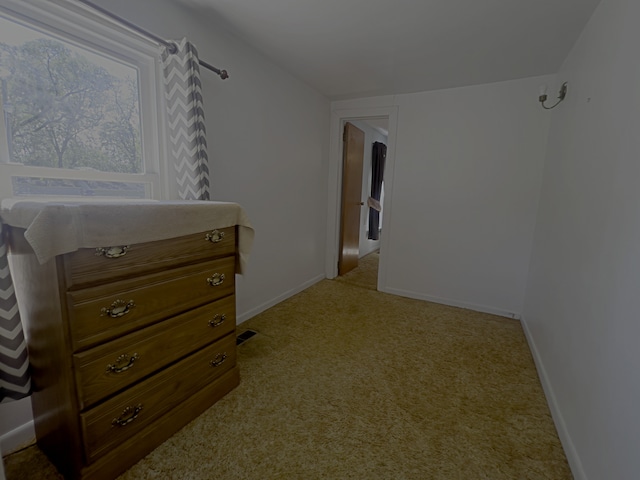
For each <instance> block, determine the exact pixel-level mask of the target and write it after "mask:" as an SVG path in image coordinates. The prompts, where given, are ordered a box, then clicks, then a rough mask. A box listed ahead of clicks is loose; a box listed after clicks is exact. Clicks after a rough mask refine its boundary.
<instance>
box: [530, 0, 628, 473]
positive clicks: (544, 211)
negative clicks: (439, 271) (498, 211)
mask: <svg viewBox="0 0 640 480" xmlns="http://www.w3.org/2000/svg"><path fill="white" fill-rule="evenodd" d="M639 18H640V2H638V1H637V0H603V1H602V3H601V4H600V6H599V7H598V8H597V10H596V12H595V13H594V15H593V17H592V19H591V21H590V23H589V24H588V25H587V27H586V29H585V30H584V32H583V34H582V36H581V38H580V40H579V41H578V43H577V44H576V45H575V47H574V49H573V51H572V52H571V54H570V55H569V57H568V58H567V60H566V62H565V64H564V66H563V67H562V69H561V71H560V72H559V74H558V81H568V82H569V93H568V96H567V99H566V101H565V102H564V103H563V104H561V106H560V107H558V108H557V109H556V110H554V111H553V120H552V124H551V131H550V137H549V149H548V153H547V159H546V166H545V175H544V183H543V189H542V196H541V203H540V211H539V215H538V221H537V227H536V233H535V241H534V248H533V255H532V260H531V273H530V278H529V285H528V288H527V295H526V307H525V313H524V321H525V325H526V328H527V329H528V336H529V340H530V342H531V344H532V349H533V350H534V355H535V356H536V360H537V362H538V367H539V371H540V373H541V376H542V379H543V384H544V385H545V387H546V390H547V397H548V398H549V400H550V401H551V404H552V409H553V412H554V417H555V420H556V424H557V425H558V427H559V430H560V435H561V438H562V439H563V442H564V445H565V450H566V452H567V455H568V456H569V460H570V462H571V465H572V469H573V472H574V475H575V477H576V479H578V480H581V479H586V478H589V479H591V480H600V479H632V478H639V477H640V455H638V453H639V452H640V414H639V413H638V408H639V406H640V375H638V367H639V366H640V348H638V339H640V321H639V320H638V293H639V286H640V187H639V180H640V160H639V158H640V89H639V85H640V62H639V61H638V48H637V46H638V45H639V44H640V29H638V25H637V24H638V19H639Z"/></svg>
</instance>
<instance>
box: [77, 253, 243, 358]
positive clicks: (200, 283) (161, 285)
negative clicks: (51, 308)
mask: <svg viewBox="0 0 640 480" xmlns="http://www.w3.org/2000/svg"><path fill="white" fill-rule="evenodd" d="M234 288H235V257H225V258H221V259H218V260H213V261H210V262H204V263H201V264H198V265H190V266H186V267H181V268H176V269H173V270H170V271H167V272H161V273H155V274H151V275H145V276H142V277H136V278H133V279H130V280H121V281H119V282H114V283H110V284H108V285H101V286H99V287H92V288H86V289H83V290H76V291H72V292H68V293H67V303H68V311H69V321H70V330H71V339H72V343H73V348H74V351H77V350H80V349H84V348H86V347H90V346H93V345H96V344H98V343H102V342H104V341H106V340H109V339H112V338H118V337H121V336H122V335H124V334H126V333H128V332H131V331H133V330H137V329H139V328H142V327H144V326H146V325H150V324H152V323H155V322H157V321H159V320H162V319H165V318H168V317H171V316H173V315H176V314H179V313H182V312H184V311H186V310H188V309H190V308H193V307H197V306H200V305H203V304H206V303H210V302H212V301H214V300H217V299H219V298H222V297H225V296H228V295H231V294H232V293H233V292H234Z"/></svg>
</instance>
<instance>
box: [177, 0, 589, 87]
mask: <svg viewBox="0 0 640 480" xmlns="http://www.w3.org/2000/svg"><path fill="white" fill-rule="evenodd" d="M175 1H176V2H179V3H181V4H183V5H185V6H188V7H189V8H192V9H195V10H196V11H197V12H198V14H199V15H200V16H209V18H210V20H211V21H215V23H217V24H222V25H223V26H225V27H226V28H227V29H228V30H230V31H231V32H232V33H234V34H235V35H236V36H237V37H239V38H241V39H243V40H244V41H245V42H247V43H249V44H251V45H253V46H254V47H255V48H256V49H258V50H260V51H261V52H263V53H264V54H265V55H266V56H267V57H269V58H270V59H271V60H273V61H274V62H275V63H276V64H278V65H280V66H281V67H282V68H284V69H285V70H287V71H289V72H290V73H292V74H293V75H295V76H297V77H298V78H300V79H302V80H303V81H305V82H306V83H308V84H309V85H311V86H313V87H314V88H316V89H317V90H319V91H320V92H321V93H323V94H324V95H326V96H327V97H329V98H331V99H344V98H356V97H364V96H375V95H386V94H396V93H410V92H417V91H425V90H436V89H442V88H451V87H459V86H465V85H475V84H482V83H490V82H497V81H503V80H512V79H516V78H524V77H531V76H536V75H545V74H549V73H555V72H557V71H558V69H559V68H560V66H561V64H562V62H563V61H564V59H565V58H566V56H567V54H568V53H569V51H570V50H571V48H572V46H573V44H574V43H575V41H576V40H577V38H578V36H579V35H580V32H581V31H582V29H583V28H584V26H585V24H586V23H587V21H588V19H589V18H590V16H591V14H592V13H593V11H594V9H595V7H596V5H597V4H598V2H599V1H600V0H175Z"/></svg>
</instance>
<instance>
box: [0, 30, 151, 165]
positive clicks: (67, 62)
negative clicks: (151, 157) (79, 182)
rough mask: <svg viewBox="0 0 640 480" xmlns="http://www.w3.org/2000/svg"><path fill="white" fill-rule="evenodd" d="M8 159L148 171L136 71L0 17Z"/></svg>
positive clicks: (114, 60)
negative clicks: (141, 126)
mask: <svg viewBox="0 0 640 480" xmlns="http://www.w3.org/2000/svg"><path fill="white" fill-rule="evenodd" d="M0 70H2V72H3V74H2V77H1V79H0V80H1V81H2V106H3V110H4V119H5V122H4V123H5V124H6V125H5V129H6V132H0V134H2V135H6V136H7V145H8V146H9V148H8V152H9V157H10V158H9V162H11V163H18V164H23V165H25V166H34V167H55V168H62V169H75V170H78V169H86V170H98V171H103V172H121V173H143V172H144V163H143V160H142V145H141V128H140V106H139V98H138V73H137V70H136V68H134V67H132V66H129V65H125V64H124V63H122V62H120V61H118V60H116V59H112V58H108V57H106V56H104V55H100V54H97V53H94V52H92V51H89V50H86V49H83V48H81V47H77V46H75V45H72V44H70V43H67V42H65V41H62V40H59V39H57V38H55V37H53V36H49V35H47V34H44V33H41V32H38V31H36V30H32V29H30V28H28V27H25V26H22V25H19V24H17V23H14V22H11V21H9V20H6V19H3V18H1V17H0Z"/></svg>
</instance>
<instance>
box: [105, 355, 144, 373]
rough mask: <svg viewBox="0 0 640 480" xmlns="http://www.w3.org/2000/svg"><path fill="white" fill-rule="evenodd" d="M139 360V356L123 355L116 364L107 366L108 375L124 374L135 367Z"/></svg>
mask: <svg viewBox="0 0 640 480" xmlns="http://www.w3.org/2000/svg"><path fill="white" fill-rule="evenodd" d="M137 359H138V354H137V353H134V354H133V355H131V356H129V355H127V354H126V353H123V354H122V355H120V356H119V357H118V358H116V363H113V364H111V363H110V364H109V365H107V373H122V372H125V371H127V370H129V369H130V368H131V367H133V364H134V362H135V361H136V360H137Z"/></svg>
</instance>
